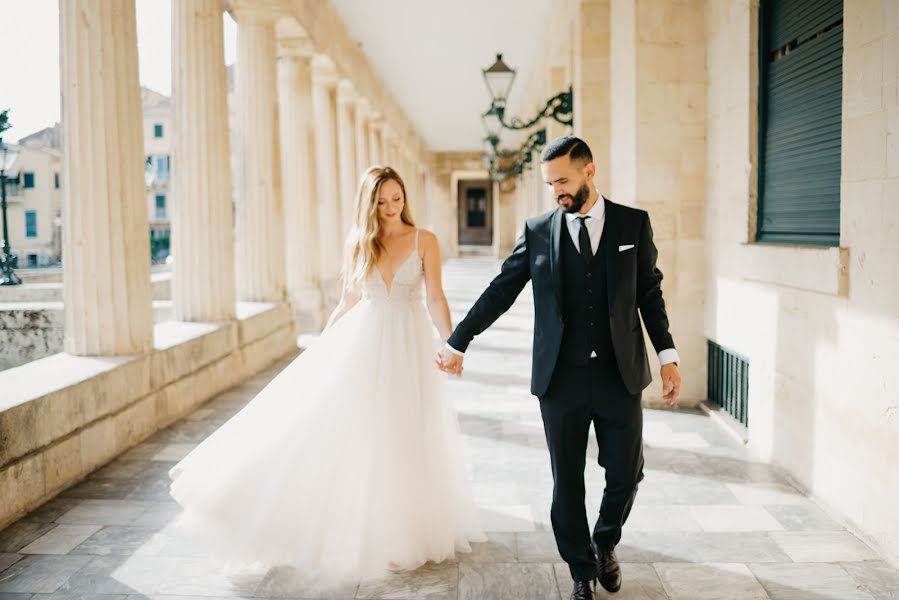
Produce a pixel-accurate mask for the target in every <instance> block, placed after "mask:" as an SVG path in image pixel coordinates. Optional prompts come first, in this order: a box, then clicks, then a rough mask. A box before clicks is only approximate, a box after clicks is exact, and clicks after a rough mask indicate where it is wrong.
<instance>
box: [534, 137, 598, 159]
mask: <svg viewBox="0 0 899 600" xmlns="http://www.w3.org/2000/svg"><path fill="white" fill-rule="evenodd" d="M562 156H568V157H569V158H570V159H571V161H572V162H574V161H581V162H583V164H587V163H591V162H593V153H592V152H590V147H589V146H588V145H587V142H585V141H584V140H582V139H581V138H579V137H574V136H573V135H564V136H562V137H557V138H556V139H554V140H553V141H551V142H550V143H549V144H547V145H546V147H545V148H544V149H543V152H541V153H540V162H544V163H545V162H549V161H551V160H553V159H556V158H560V157H562Z"/></svg>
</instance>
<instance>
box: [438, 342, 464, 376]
mask: <svg viewBox="0 0 899 600" xmlns="http://www.w3.org/2000/svg"><path fill="white" fill-rule="evenodd" d="M462 360H463V357H462V356H459V355H458V354H453V353H452V352H450V351H449V350H447V349H446V348H444V349H443V350H441V351H440V352H438V353H437V360H435V361H434V364H436V365H437V368H438V369H440V370H441V371H443V372H444V373H450V374H452V375H455V376H456V377H462Z"/></svg>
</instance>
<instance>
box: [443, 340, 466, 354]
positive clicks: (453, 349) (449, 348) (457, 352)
mask: <svg viewBox="0 0 899 600" xmlns="http://www.w3.org/2000/svg"><path fill="white" fill-rule="evenodd" d="M443 347H444V348H446V349H447V350H449V351H450V352H452V353H453V354H455V355H457V356H465V353H464V352H459V351H458V350H456V349H455V348H453V347H452V346H450V345H449V344H447V343H444V344H443Z"/></svg>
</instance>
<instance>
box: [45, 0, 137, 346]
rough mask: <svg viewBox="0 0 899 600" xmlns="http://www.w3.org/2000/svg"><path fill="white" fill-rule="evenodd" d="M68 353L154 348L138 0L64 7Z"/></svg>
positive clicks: (82, 1)
mask: <svg viewBox="0 0 899 600" xmlns="http://www.w3.org/2000/svg"><path fill="white" fill-rule="evenodd" d="M59 33H60V43H59V49H60V63H61V64H60V74H61V81H60V83H61V92H62V125H63V129H64V135H63V176H62V179H63V181H65V186H64V188H63V197H64V211H65V219H64V221H63V223H64V224H63V227H64V233H63V269H64V271H65V278H64V284H63V298H64V306H65V343H64V348H65V351H66V352H69V353H71V354H77V355H82V356H97V355H101V356H104V355H107V356H108V355H123V354H140V353H146V352H150V351H151V350H152V349H153V310H152V294H151V288H150V235H149V230H150V225H149V216H148V214H147V205H146V190H145V182H144V144H143V119H142V113H141V100H140V83H139V80H138V67H137V22H136V17H135V8H134V0H120V1H118V2H90V1H88V0H70V1H67V2H60V5H59Z"/></svg>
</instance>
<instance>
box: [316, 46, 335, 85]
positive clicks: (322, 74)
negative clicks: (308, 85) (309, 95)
mask: <svg viewBox="0 0 899 600" xmlns="http://www.w3.org/2000/svg"><path fill="white" fill-rule="evenodd" d="M338 81H339V78H338V76H337V67H336V66H335V65H334V62H333V61H332V60H331V59H330V58H328V56H327V55H325V54H316V55H315V56H314V57H312V83H313V84H314V85H320V86H323V87H326V88H328V89H331V88H333V87H335V86H336V85H337V83H338Z"/></svg>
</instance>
